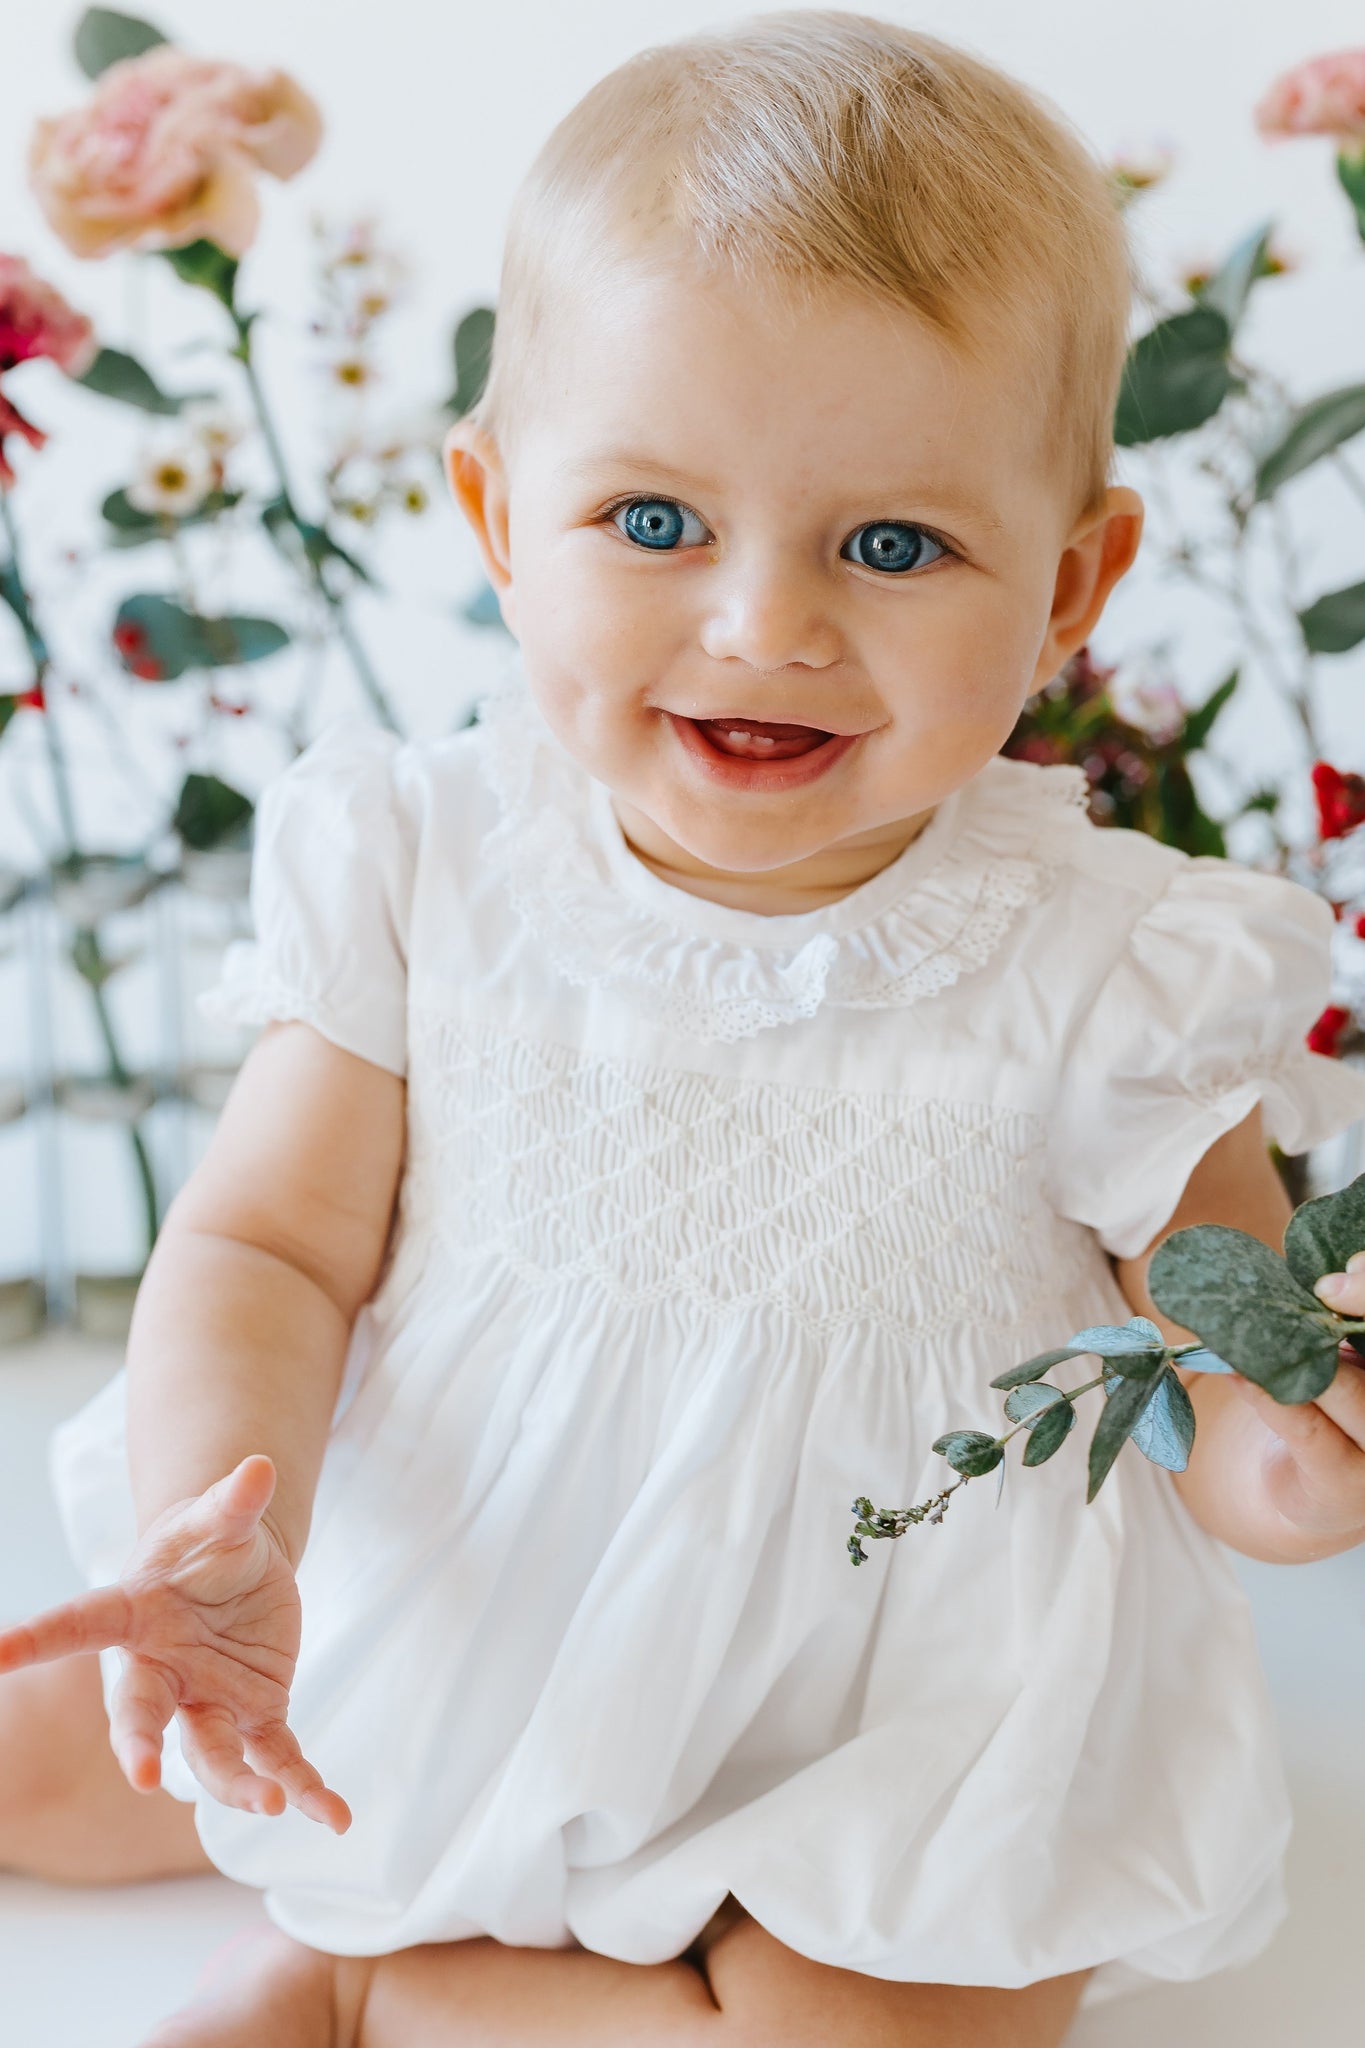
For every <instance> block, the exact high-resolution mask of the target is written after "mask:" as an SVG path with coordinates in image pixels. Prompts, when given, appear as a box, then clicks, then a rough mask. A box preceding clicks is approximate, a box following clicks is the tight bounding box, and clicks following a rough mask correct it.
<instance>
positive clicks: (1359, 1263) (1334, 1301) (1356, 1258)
mask: <svg viewBox="0 0 1365 2048" xmlns="http://www.w3.org/2000/svg"><path fill="white" fill-rule="evenodd" d="M1313 1292H1314V1294H1316V1295H1317V1297H1318V1299H1319V1300H1320V1301H1325V1302H1326V1303H1327V1306H1328V1308H1334V1309H1335V1310H1336V1312H1337V1314H1338V1315H1342V1316H1365V1251H1359V1252H1355V1253H1353V1255H1352V1256H1351V1257H1350V1258H1349V1259H1348V1260H1347V1261H1346V1271H1345V1272H1344V1273H1324V1274H1323V1276H1322V1278H1321V1279H1320V1280H1315V1281H1314V1283H1313Z"/></svg>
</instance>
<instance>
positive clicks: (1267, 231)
mask: <svg viewBox="0 0 1365 2048" xmlns="http://www.w3.org/2000/svg"><path fill="white" fill-rule="evenodd" d="M1274 226H1275V223H1274V222H1273V221H1267V222H1266V223H1265V225H1264V226H1263V227H1259V228H1253V229H1252V231H1251V233H1250V234H1249V235H1247V236H1245V237H1244V238H1243V240H1242V241H1240V242H1238V244H1237V246H1236V247H1235V248H1234V249H1233V251H1232V254H1231V255H1230V256H1229V257H1228V258H1227V260H1226V262H1225V263H1224V264H1223V267H1222V269H1221V270H1220V271H1219V272H1218V274H1217V276H1216V277H1212V278H1210V279H1209V282H1208V283H1207V284H1206V285H1204V286H1202V287H1201V289H1200V291H1199V303H1200V304H1201V305H1202V306H1212V307H1213V308H1214V310H1215V312H1218V313H1221V314H1222V316H1223V318H1224V319H1225V320H1226V321H1227V323H1228V328H1229V331H1231V330H1233V329H1235V328H1236V326H1237V323H1238V321H1239V320H1240V319H1241V317H1242V315H1243V313H1244V312H1245V311H1246V304H1247V300H1248V298H1249V297H1250V295H1251V287H1252V285H1253V284H1254V283H1255V282H1256V280H1257V278H1258V277H1266V276H1268V275H1269V274H1270V272H1269V267H1268V265H1267V263H1266V252H1267V249H1268V248H1269V244H1270V237H1271V234H1272V233H1273V231H1274Z"/></svg>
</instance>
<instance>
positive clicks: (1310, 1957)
mask: <svg viewBox="0 0 1365 2048" xmlns="http://www.w3.org/2000/svg"><path fill="white" fill-rule="evenodd" d="M118 1362H119V1360H118V1355H117V1353H116V1352H115V1351H114V1350H112V1349H110V1348H108V1347H104V1348H99V1347H92V1346H77V1345H75V1344H73V1343H72V1342H71V1341H70V1340H69V1339H56V1338H49V1339H47V1340H46V1341H45V1342H44V1343H43V1344H41V1345H37V1346H33V1347H28V1348H24V1349H20V1350H10V1351H5V1350H0V1503H3V1507H2V1508H0V1516H3V1520H2V1521H0V1530H3V1537H4V1541H3V1543H2V1544H0V1620H5V1621H8V1620H11V1619H18V1618H19V1617H20V1616H22V1615H24V1614H27V1613H32V1612H34V1611H36V1610H37V1609H38V1608H40V1607H44V1606H47V1605H48V1604H50V1603H51V1602H52V1601H55V1600H60V1599H62V1598H64V1597H65V1596H66V1594H67V1593H69V1592H72V1591H75V1590H76V1589H77V1585H78V1581H77V1578H76V1574H75V1572H74V1571H73V1569H72V1566H71V1564H70V1562H69V1560H68V1558H67V1556H66V1553H65V1550H64V1547H63V1544H62V1539H61V1534H60V1531H59V1529H58V1525H57V1520H56V1516H55V1514H54V1512H53V1507H52V1503H51V1499H50V1497H49V1495H48V1491H47V1478H46V1463H45V1446H46V1440H47V1436H48V1432H49V1431H50V1430H51V1428H52V1426H53V1424H54V1423H55V1422H56V1421H58V1420H59V1419H60V1417H61V1416H63V1415H65V1414H67V1413H69V1412H70V1411H71V1410H72V1409H73V1408H75V1407H77V1406H78V1405H79V1404H80V1402H81V1401H83V1400H84V1399H86V1398H87V1396H88V1395H90V1394H91V1393H93V1392H94V1391H95V1389H96V1387H98V1386H99V1385H100V1384H101V1383H102V1382H103V1380H104V1379H105V1378H106V1377H107V1375H108V1374H109V1373H110V1372H111V1371H112V1370H113V1369H114V1368H115V1367H116V1365H117V1364H118ZM1245 1575H1246V1580H1247V1584H1248V1586H1249V1587H1250V1589H1251V1592H1252V1596H1253V1599H1254V1601H1255V1604H1256V1610H1257V1616H1258V1620H1259V1623H1260V1628H1261V1639H1262V1643H1263V1646H1264V1650H1265V1656H1266V1662H1267V1667H1268V1669H1269V1672H1270V1677H1271V1682H1272V1685H1273V1686H1274V1689H1275V1695H1276V1699H1277V1701H1278V1703H1279V1707H1280V1711H1281V1717H1282V1722H1283V1728H1284V1738H1285V1749H1286V1754H1287V1756H1288V1760H1289V1766H1290V1772H1291V1776H1292V1781H1293V1785H1294V1793H1295V1804H1296V1811H1297V1828H1296V1833H1295V1838H1294V1842H1293V1846H1292V1848H1291V1852H1290V1863H1289V1888H1290V1896H1291V1900H1292V1905H1293V1911H1292V1914H1291V1917H1290V1920H1289V1922H1288V1924H1287V1925H1286V1927H1285V1928H1284V1929H1283V1930H1282V1931H1281V1933H1280V1935H1279V1937H1278V1939H1277V1940H1276V1941H1275V1943H1274V1945H1273V1946H1272V1948H1271V1949H1270V1950H1269V1951H1268V1952H1267V1954H1266V1955H1265V1956H1264V1957H1262V1958H1261V1960H1260V1961H1259V1962H1257V1963H1255V1964H1253V1965H1252V1966H1251V1967H1250V1968H1249V1969H1246V1970H1240V1971H1236V1972H1227V1973H1224V1975H1222V1976H1221V1977H1215V1978H1210V1979H1207V1980H1206V1981H1205V1982H1204V1983H1202V1984H1199V1985H1195V1986H1193V1987H1190V1988H1186V1989H1177V1990H1159V1991H1153V1992H1149V1993H1145V1994H1143V1995H1142V1996H1140V1997H1138V1998H1134V1999H1130V2000H1127V2001H1125V2002H1124V2003H1123V2004H1122V2005H1117V2006H1112V2007H1110V2008H1108V2009H1107V2010H1102V2011H1100V2012H1097V2013H1095V2014H1094V2015H1092V2016H1091V2017H1089V2018H1087V2019H1085V2020H1083V2021H1082V2022H1081V2023H1080V2024H1079V2025H1078V2026H1077V2027H1076V2028H1075V2030H1074V2032H1073V2034H1072V2036H1071V2039H1070V2042H1069V2044H1068V2048H1151V2044H1153V2043H1156V2044H1159V2048H1225V2044H1226V2048H1232V2044H1236V2048H1307V2044H1311V2048H1361V2043H1362V2041H1365V2020H1363V2019H1362V2016H1361V2005H1360V1988H1359V1972H1358V1969H1357V1968H1356V1961H1357V1957H1358V1955H1359V1953H1360V1945H1361V1940H1362V1935H1363V1934H1365V1740H1362V1710H1363V1709H1365V1552H1357V1553H1355V1554H1354V1555H1353V1556H1350V1557H1345V1558H1336V1559H1333V1560H1331V1561H1330V1562H1329V1563H1327V1564H1321V1565H1315V1566H1311V1567H1308V1568H1306V1569H1305V1568H1277V1567H1274V1566H1267V1565H1255V1564H1247V1565H1246V1566H1245ZM2 1768H3V1759H0V1769H2ZM260 1917H261V1916H260V1911H259V1907H258V1905H257V1902H256V1896H255V1894H254V1893H252V1892H248V1891H244V1890H242V1889H241V1888H240V1887H239V1886H236V1885H232V1884H229V1883H228V1882H227V1881H226V1880H224V1879H218V1878H198V1879H194V1880H192V1881H190V1882H187V1883H182V1884H156V1885H138V1886H129V1887H127V1888H124V1889H120V1890H110V1891H73V1890H63V1889H58V1888H55V1887H49V1886H44V1885H38V1884H28V1883H22V1882H19V1881H17V1880H15V1879H4V1878H0V1987H2V1988H0V2013H2V2014H3V2018H0V2040H2V2041H3V2044H4V2048H139V2044H140V2043H141V2042H142V2041H143V2039H144V2038H145V2036H146V2035H147V2034H148V2033H149V2032H150V2031H151V2030H152V2028H153V2027H154V2026H155V2024H156V2023H157V2021H159V2020H160V2019H161V2018H162V2017H163V2016H164V2015H166V2014H167V2013H169V2012H171V2011H173V2010H174V2009H175V2007H176V2006H177V2005H179V2004H181V2003H183V2002H184V2000H185V1999H186V1997H187V1996H188V1994H189V1992H190V1990H191V1988H192V1986H193V1983H194V1979H195V1977H196V1975H197V1973H198V1971H199V1969H200V1967H201V1965H202V1963H203V1962H204V1961H205V1960H206V1959H207V1957H208V1956H209V1955H211V1954H212V1953H213V1951H214V1949H215V1948H217V1947H218V1946H219V1945H220V1943H221V1942H223V1941H224V1940H226V1939H227V1938H228V1937H229V1936H230V1935H231V1934H233V1933H235V1932H236V1931H237V1930H238V1929H239V1928H242V1927H245V1926H247V1925H249V1924H251V1923H252V1922H254V1921H256V1920H257V1919H259V1918H260Z"/></svg>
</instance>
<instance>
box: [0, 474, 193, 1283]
mask: <svg viewBox="0 0 1365 2048" xmlns="http://www.w3.org/2000/svg"><path fill="white" fill-rule="evenodd" d="M0 523H3V525H4V529H5V537H6V540H7V541H8V544H9V551H10V563H11V567H12V570H13V575H14V586H15V592H16V595H17V596H18V599H19V607H20V624H21V625H22V626H23V629H24V639H25V641H26V642H27V645H28V650H29V654H30V656H31V658H32V661H33V679H34V683H35V686H36V687H37V688H38V689H40V690H41V691H42V693H43V710H42V711H41V712H40V713H39V716H40V717H41V719H42V721H43V732H44V734H45V736H46V741H47V753H48V764H49V766H50V768H51V771H52V781H53V788H54V790H55V792H56V797H57V809H58V812H59V814H60V816H61V821H62V832H63V834H64V836H65V839H66V859H67V860H68V861H69V862H71V863H72V864H73V865H75V864H77V863H78V862H79V859H80V842H79V839H78V836H77V832H76V812H75V806H74V804H73V803H72V800H71V783H70V777H69V774H68V771H67V764H66V756H65V753H64V751H63V749H62V745H61V741H60V738H59V737H58V733H57V728H56V725H55V723H54V720H53V715H52V699H51V697H50V695H49V693H48V689H47V679H48V676H49V674H50V672H51V666H52V663H51V657H50V656H49V654H48V651H47V646H46V643H45V642H44V640H43V638H42V635H41V634H40V633H39V631H38V627H37V623H36V621H35V619H34V616H33V604H32V600H31V599H30V597H29V594H28V586H27V584H26V583H25V582H24V576H23V569H22V566H21V561H20V552H19V533H18V528H17V526H16V524H15V519H14V508H13V507H12V505H11V504H10V501H9V493H8V491H4V490H0ZM85 930H86V932H87V934H88V936H89V939H90V944H91V949H92V955H93V958H92V966H93V967H94V969H95V972H96V975H98V974H99V971H100V970H101V969H102V968H103V965H104V961H103V956H102V955H101V953H100V945H99V937H98V935H97V933H96V932H95V931H94V929H93V928H92V927H89V926H87V927H85ZM82 979H83V980H84V981H85V983H86V986H87V988H88V989H89V990H90V994H91V998H92V1000H93V1002H94V1005H95V1019H96V1023H97V1024H98V1026H99V1033H100V1037H101V1038H102V1039H103V1041H104V1051H105V1058H106V1060H107V1061H108V1078H109V1080H110V1081H111V1082H112V1083H113V1085H114V1086H115V1087H116V1088H126V1087H127V1086H128V1083H129V1079H130V1076H129V1073H128V1069H127V1067H126V1066H125V1065H124V1062H123V1056H122V1054H121V1053H120V1051H119V1047H118V1040H117V1039H116V1037H115V1035H114V1024H113V1019H112V1018H111V1016H110V1015H109V1006H108V1004H107V1003H106V1002H105V999H104V989H103V987H102V986H101V982H100V980H99V979H95V978H92V977H91V976H90V975H83V976H82ZM128 1136H129V1140H130V1141H131V1144H132V1147H133V1157H134V1161H135V1163H136V1166H137V1174H138V1180H139V1183H140V1185H141V1190H142V1206H143V1215H144V1218H145V1220H146V1225H147V1256H148V1257H150V1256H151V1250H152V1245H153V1243H154V1242H155V1240H156V1234H157V1230H158V1229H159V1227H160V1218H159V1216H158V1213H157V1200H156V1181H155V1179H154V1177H153V1174H152V1163H151V1160H150V1158H149V1157H148V1154H147V1147H146V1145H145V1144H144V1143H143V1139H142V1133H141V1131H139V1130H138V1128H137V1126H136V1125H135V1124H131V1125H130V1126H129V1128H128ZM144 1264H145V1260H144Z"/></svg>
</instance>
